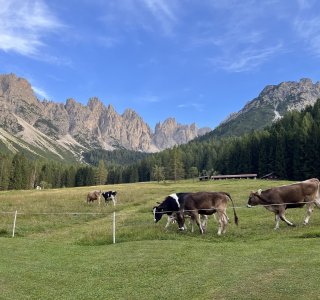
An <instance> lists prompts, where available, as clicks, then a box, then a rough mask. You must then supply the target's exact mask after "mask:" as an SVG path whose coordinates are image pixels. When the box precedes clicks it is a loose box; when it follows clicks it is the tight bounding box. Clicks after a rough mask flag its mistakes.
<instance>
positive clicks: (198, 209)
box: [177, 192, 238, 235]
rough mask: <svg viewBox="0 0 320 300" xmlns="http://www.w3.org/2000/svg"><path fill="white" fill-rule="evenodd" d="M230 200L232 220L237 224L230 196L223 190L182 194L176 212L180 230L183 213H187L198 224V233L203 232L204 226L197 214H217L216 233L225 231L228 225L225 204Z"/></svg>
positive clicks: (182, 228)
mask: <svg viewBox="0 0 320 300" xmlns="http://www.w3.org/2000/svg"><path fill="white" fill-rule="evenodd" d="M229 200H230V201H231V202H232V207H233V214H234V222H235V224H237V225H238V216H237V214H236V211H235V208H234V203H233V200H232V198H231V196H230V195H229V194H228V193H225V192H197V193H189V194H187V195H185V196H184V201H183V206H182V207H181V208H180V211H179V213H177V222H178V225H179V229H180V230H184V229H185V226H184V222H185V215H189V216H190V217H191V219H192V220H195V222H196V223H197V225H198V226H199V229H200V233H201V234H203V233H204V231H205V228H204V227H203V224H202V223H201V222H200V217H199V215H212V214H214V213H216V214H217V219H218V223H219V225H218V235H221V234H222V233H225V232H226V230H227V225H228V220H229V218H228V216H227V204H228V201H229Z"/></svg>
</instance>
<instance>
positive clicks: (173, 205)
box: [153, 193, 208, 232]
mask: <svg viewBox="0 0 320 300" xmlns="http://www.w3.org/2000/svg"><path fill="white" fill-rule="evenodd" d="M189 194H190V193H173V194H171V195H169V196H167V197H166V198H165V200H164V201H163V202H162V203H158V204H159V205H158V206H154V207H153V215H154V222H155V223H157V222H159V221H160V220H161V218H162V215H163V214H166V215H167V216H168V219H167V223H166V226H165V228H168V226H169V225H170V224H172V223H175V222H176V220H177V213H178V212H179V211H180V209H181V208H182V207H183V205H184V199H185V196H186V195H189ZM194 222H197V221H196V220H194V219H193V218H191V220H190V223H191V231H192V232H193V231H194ZM198 222H199V223H201V225H202V227H203V228H205V227H206V226H207V222H208V217H207V216H206V215H199V220H198ZM198 222H197V223H198ZM184 228H185V229H187V228H186V225H184Z"/></svg>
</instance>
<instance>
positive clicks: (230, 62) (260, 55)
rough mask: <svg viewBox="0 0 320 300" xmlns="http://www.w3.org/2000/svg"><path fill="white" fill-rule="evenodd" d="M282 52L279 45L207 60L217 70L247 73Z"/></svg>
mask: <svg viewBox="0 0 320 300" xmlns="http://www.w3.org/2000/svg"><path fill="white" fill-rule="evenodd" d="M282 52H284V49H283V47H282V45H281V44H278V45H275V46H273V47H268V48H261V49H260V48H251V49H250V48H247V49H244V50H243V51H240V52H238V53H233V54H232V55H225V56H223V57H219V58H214V59H209V61H210V62H211V63H212V64H213V65H214V66H215V67H217V68H220V69H223V70H225V71H228V72H247V71H251V70H253V69H256V68H257V67H259V66H260V65H262V64H263V63H264V62H266V61H267V60H268V59H270V58H271V57H272V56H275V55H278V54H279V53H282Z"/></svg>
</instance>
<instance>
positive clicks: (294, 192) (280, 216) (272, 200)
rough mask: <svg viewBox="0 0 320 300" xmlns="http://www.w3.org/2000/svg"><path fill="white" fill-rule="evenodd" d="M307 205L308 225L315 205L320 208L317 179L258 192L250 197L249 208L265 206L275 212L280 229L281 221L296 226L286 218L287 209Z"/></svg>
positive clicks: (305, 220)
mask: <svg viewBox="0 0 320 300" xmlns="http://www.w3.org/2000/svg"><path fill="white" fill-rule="evenodd" d="M305 204H306V206H307V215H306V217H305V219H304V224H305V225H306V224H308V222H309V219H310V216H311V213H312V211H313V207H314V204H316V205H317V207H319V208H320V198H319V180H318V179H317V178H312V179H308V180H305V181H301V182H298V183H294V184H290V185H284V186H279V187H274V188H270V189H268V190H264V191H262V190H258V191H257V192H252V193H251V194H250V196H249V200H248V207H251V206H255V205H263V206H264V207H265V208H266V209H268V210H270V211H272V212H274V214H275V220H276V226H275V229H278V228H279V222H280V220H282V221H284V222H286V223H287V224H288V225H289V226H294V224H293V223H291V222H290V221H288V220H287V219H286V217H285V210H286V209H287V208H295V207H302V206H304V205H305Z"/></svg>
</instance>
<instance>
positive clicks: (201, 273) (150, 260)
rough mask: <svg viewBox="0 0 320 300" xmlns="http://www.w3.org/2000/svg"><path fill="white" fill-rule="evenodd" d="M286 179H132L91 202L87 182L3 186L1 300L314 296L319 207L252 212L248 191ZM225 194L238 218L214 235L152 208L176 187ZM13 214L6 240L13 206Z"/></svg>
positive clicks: (212, 227) (213, 227) (318, 292)
mask: <svg viewBox="0 0 320 300" xmlns="http://www.w3.org/2000/svg"><path fill="white" fill-rule="evenodd" d="M287 183H288V182H285V181H262V180H227V181H207V182H192V181H181V182H177V183H166V184H157V183H137V184H123V185H116V186H101V187H94V189H96V188H101V189H103V190H109V189H116V190H117V191H118V204H117V206H116V220H117V222H116V224H117V230H116V244H112V212H113V210H114V208H113V207H112V205H108V206H105V205H101V206H100V207H99V206H98V205H97V203H93V205H88V204H87V203H86V202H85V198H86V194H87V192H88V191H90V190H92V189H93V188H90V187H89V188H88V187H86V188H71V189H59V190H41V191H36V190H34V191H10V192H0V253H1V255H0V299H15V300H16V299H169V298H170V299H184V298H188V299H320V284H319V282H318V276H317V275H318V273H319V271H318V269H319V267H320V257H319V249H320V239H319V237H320V211H319V210H317V209H315V211H314V214H313V215H312V217H311V219H310V223H309V225H308V226H303V225H302V223H303V218H304V216H305V208H303V209H293V210H288V211H287V214H286V216H287V218H288V219H289V220H290V221H292V222H294V223H295V224H296V225H297V226H296V227H288V226H287V225H286V224H284V223H281V225H280V229H279V230H277V231H275V230H274V229H273V228H274V225H275V223H274V216H273V214H272V213H270V212H269V211H267V210H266V209H264V208H263V207H255V208H251V209H248V208H246V203H247V200H248V195H249V193H250V191H251V190H257V189H258V188H262V189H265V188H269V187H272V186H277V185H283V184H287ZM183 191H225V192H228V193H230V194H231V196H232V198H233V200H234V202H235V205H236V210H237V214H238V217H239V225H238V226H236V225H235V224H234V222H233V213H232V210H231V207H230V206H229V208H228V215H229V218H230V221H231V222H230V224H229V227H228V230H227V233H226V235H224V236H220V237H219V236H217V234H216V233H217V222H216V221H215V220H214V218H213V217H210V218H209V225H208V230H207V232H206V234H204V235H200V234H199V232H198V230H196V231H195V232H194V233H191V232H190V230H188V231H186V232H178V230H177V226H176V224H173V225H172V226H170V227H169V228H168V229H167V230H165V229H164V225H165V223H166V218H163V219H162V220H161V221H160V222H159V223H158V224H154V223H153V215H152V207H153V206H154V205H155V204H156V201H162V200H163V199H164V198H165V196H167V195H168V194H170V193H172V192H183ZM16 210H17V211H18V215H17V225H16V232H15V237H14V238H12V223H13V216H14V215H13V212H14V211H16Z"/></svg>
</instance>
